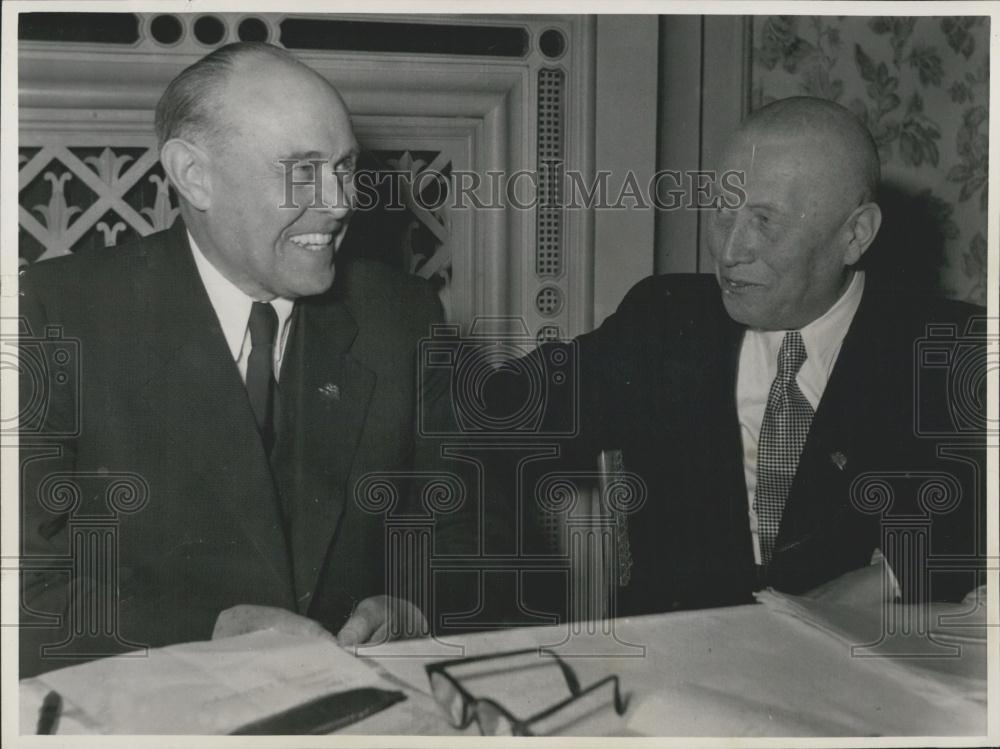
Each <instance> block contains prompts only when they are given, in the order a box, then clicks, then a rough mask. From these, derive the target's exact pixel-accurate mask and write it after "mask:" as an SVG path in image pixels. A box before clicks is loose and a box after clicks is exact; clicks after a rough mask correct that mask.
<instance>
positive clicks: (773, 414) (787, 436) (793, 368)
mask: <svg viewBox="0 0 1000 749" xmlns="http://www.w3.org/2000/svg"><path fill="white" fill-rule="evenodd" d="M805 360H806V347H805V344H804V343H803V342H802V334H801V333H799V332H798V331H795V330H793V331H790V332H788V333H785V339H784V340H783V341H782V342H781V349H780V350H779V351H778V374H777V376H776V377H775V378H774V382H772V383H771V390H770V392H768V394H767V407H766V408H765V409H764V421H763V423H762V424H761V427H760V439H759V440H758V442H757V491H756V493H755V495H754V500H753V508H754V512H756V513H757V534H758V538H759V539H760V556H761V563H762V564H764V565H767V564H768V563H770V561H771V555H772V553H773V552H774V539H775V538H776V537H777V535H778V527H779V526H780V525H781V513H782V512H783V511H784V509H785V500H786V499H787V498H788V490H789V489H790V488H791V486H792V479H794V478H795V470H796V468H798V464H799V455H800V454H801V453H802V446H803V445H805V443H806V435H807V434H809V425H810V424H811V423H812V418H813V410H812V406H810V405H809V401H807V400H806V397H805V396H804V395H803V394H802V391H801V390H799V386H798V383H796V381H795V375H797V374H798V372H799V369H800V368H801V367H802V364H803V362H805Z"/></svg>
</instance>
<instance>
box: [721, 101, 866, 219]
mask: <svg viewBox="0 0 1000 749" xmlns="http://www.w3.org/2000/svg"><path fill="white" fill-rule="evenodd" d="M736 135H737V136H743V137H745V138H750V139H753V138H755V137H764V136H766V137H771V138H778V139H783V138H787V139H789V140H800V139H802V138H808V137H810V136H815V138H816V139H817V140H822V141H824V142H827V143H829V144H830V145H831V149H830V151H829V152H828V153H829V157H830V158H832V159H836V160H837V161H838V162H840V161H842V162H843V164H844V165H847V166H848V168H849V170H850V171H851V174H852V177H854V178H855V179H857V180H858V182H859V184H860V187H861V189H862V190H863V195H862V199H864V200H874V199H875V196H876V193H877V190H878V184H879V181H880V179H881V167H880V164H879V156H878V147H877V146H876V144H875V140H874V139H873V138H872V136H871V133H870V132H869V131H868V128H867V127H865V125H864V123H862V122H861V120H860V119H858V117H857V116H856V115H855V114H854V113H853V112H851V111H850V110H849V109H846V108H845V107H842V106H841V105H839V104H837V103H835V102H832V101H828V100H826V99H818V98H814V97H808V96H795V97H790V98H788V99H779V100H778V101H775V102H772V103H770V104H768V105H766V106H764V107H761V108H760V109H757V110H754V111H753V112H751V113H750V114H749V115H747V117H746V118H745V119H744V120H743V122H742V123H741V124H740V127H739V129H738V130H737V133H736Z"/></svg>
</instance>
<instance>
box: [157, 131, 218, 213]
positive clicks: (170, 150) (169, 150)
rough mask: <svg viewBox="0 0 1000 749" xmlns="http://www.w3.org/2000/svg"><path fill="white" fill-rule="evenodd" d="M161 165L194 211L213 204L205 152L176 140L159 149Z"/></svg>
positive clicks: (185, 142)
mask: <svg viewBox="0 0 1000 749" xmlns="http://www.w3.org/2000/svg"><path fill="white" fill-rule="evenodd" d="M160 163H162V164H163V171H165V172H166V173H167V177H169V179H170V182H171V184H173V186H174V189H175V190H177V192H178V193H179V194H180V196H181V197H182V198H184V200H186V201H187V202H188V203H189V204H190V205H191V207H192V208H195V209H197V210H199V211H205V210H208V208H209V206H210V205H211V204H212V181H211V179H210V178H209V174H208V158H207V156H206V154H205V152H204V151H202V150H201V149H200V148H198V147H197V146H196V145H194V144H192V143H190V142H188V141H186V140H181V139H180V138H174V139H173V140H168V141H167V142H166V143H164V144H163V148H161V149H160Z"/></svg>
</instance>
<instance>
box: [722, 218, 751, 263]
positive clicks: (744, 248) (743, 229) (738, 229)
mask: <svg viewBox="0 0 1000 749" xmlns="http://www.w3.org/2000/svg"><path fill="white" fill-rule="evenodd" d="M749 224H750V218H749V216H747V215H746V214H744V213H743V212H742V211H737V212H736V213H735V214H734V215H733V216H732V220H731V221H730V222H729V224H728V226H727V228H726V230H725V235H724V237H723V240H722V246H721V248H720V250H719V254H718V257H717V259H718V261H719V262H720V263H722V264H723V265H726V266H732V265H739V264H740V263H749V262H751V261H752V260H753V248H752V247H751V241H750V232H749V231H748V228H749Z"/></svg>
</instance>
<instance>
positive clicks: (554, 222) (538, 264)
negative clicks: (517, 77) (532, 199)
mask: <svg viewBox="0 0 1000 749" xmlns="http://www.w3.org/2000/svg"><path fill="white" fill-rule="evenodd" d="M565 88H566V75H565V73H563V71H561V70H554V69H550V68H542V69H541V70H539V71H538V210H537V212H536V226H535V272H536V273H537V274H538V275H539V276H558V275H560V274H561V273H562V269H563V251H562V235H563V230H562V225H563V220H562V219H563V216H562V207H561V203H562V187H563V185H562V182H563V179H562V174H563V171H562V163H563V159H564V155H563V150H564V135H563V132H564V116H565V107H564V102H563V97H564V92H565Z"/></svg>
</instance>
